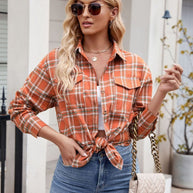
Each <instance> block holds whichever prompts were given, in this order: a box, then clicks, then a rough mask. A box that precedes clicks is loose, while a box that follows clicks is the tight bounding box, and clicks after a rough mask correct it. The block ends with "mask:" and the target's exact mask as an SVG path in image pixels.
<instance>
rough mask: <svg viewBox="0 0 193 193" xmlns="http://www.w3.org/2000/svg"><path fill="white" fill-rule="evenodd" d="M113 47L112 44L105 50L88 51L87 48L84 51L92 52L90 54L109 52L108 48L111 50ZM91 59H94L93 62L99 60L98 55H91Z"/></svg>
mask: <svg viewBox="0 0 193 193" xmlns="http://www.w3.org/2000/svg"><path fill="white" fill-rule="evenodd" d="M111 47H112V45H110V47H108V48H107V49H105V50H101V51H96V52H94V51H93V52H92V51H88V50H85V49H84V51H85V52H87V53H90V54H102V53H105V52H107V51H108V50H110V49H111ZM91 59H92V61H93V62H96V61H97V60H98V58H97V56H93V57H91Z"/></svg>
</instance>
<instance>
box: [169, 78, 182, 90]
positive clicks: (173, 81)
mask: <svg viewBox="0 0 193 193" xmlns="http://www.w3.org/2000/svg"><path fill="white" fill-rule="evenodd" d="M168 83H169V84H170V85H172V87H173V89H174V90H176V89H178V88H179V86H180V85H179V84H178V83H177V82H176V81H175V80H168Z"/></svg>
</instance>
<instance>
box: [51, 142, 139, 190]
mask: <svg viewBox="0 0 193 193" xmlns="http://www.w3.org/2000/svg"><path fill="white" fill-rule="evenodd" d="M115 148H116V149H117V151H118V152H119V153H120V155H121V156H122V158H123V163H124V165H123V169H122V170H119V169H117V168H115V167H114V166H113V165H112V164H111V163H110V162H109V160H108V158H107V157H106V155H105V151H104V150H102V151H100V152H99V153H94V154H93V156H92V158H91V159H90V161H89V163H87V164H86V165H85V166H83V167H80V168H73V167H71V166H65V165H64V164H63V161H62V158H61V156H60V157H59V160H58V163H57V166H56V169H55V172H54V176H53V180H52V185H51V190H50V193H103V192H108V193H128V190H129V180H130V179H131V170H132V153H131V149H132V145H129V146H127V147H124V146H115ZM137 172H139V168H138V164H137Z"/></svg>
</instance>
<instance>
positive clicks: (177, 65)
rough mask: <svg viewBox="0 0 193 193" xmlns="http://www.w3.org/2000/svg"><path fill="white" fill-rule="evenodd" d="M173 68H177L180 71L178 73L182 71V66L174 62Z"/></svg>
mask: <svg viewBox="0 0 193 193" xmlns="http://www.w3.org/2000/svg"><path fill="white" fill-rule="evenodd" d="M174 68H175V70H178V71H179V72H180V74H182V73H183V68H182V67H181V66H180V65H179V64H174Z"/></svg>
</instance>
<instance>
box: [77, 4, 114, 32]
mask: <svg viewBox="0 0 193 193" xmlns="http://www.w3.org/2000/svg"><path fill="white" fill-rule="evenodd" d="M77 4H78V5H79V6H80V9H78V10H79V11H77V12H78V15H77V19H78V21H79V24H80V28H81V31H82V33H83V34H84V35H96V34H104V33H106V34H107V33H108V26H109V22H110V21H112V20H113V19H114V18H115V16H116V14H117V10H116V9H117V8H110V7H109V6H108V5H107V4H106V3H105V2H104V1H102V0H78V1H77ZM76 8H77V7H75V9H76ZM81 10H82V11H81Z"/></svg>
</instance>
